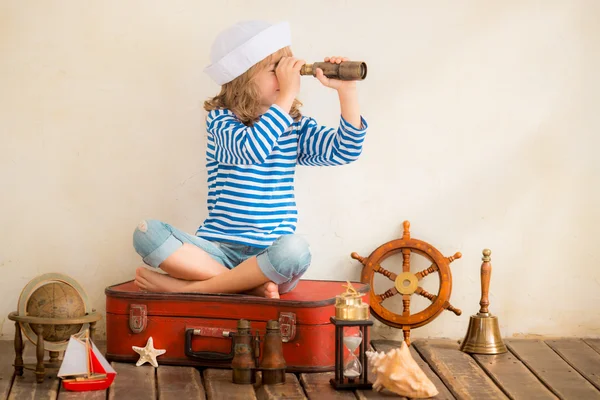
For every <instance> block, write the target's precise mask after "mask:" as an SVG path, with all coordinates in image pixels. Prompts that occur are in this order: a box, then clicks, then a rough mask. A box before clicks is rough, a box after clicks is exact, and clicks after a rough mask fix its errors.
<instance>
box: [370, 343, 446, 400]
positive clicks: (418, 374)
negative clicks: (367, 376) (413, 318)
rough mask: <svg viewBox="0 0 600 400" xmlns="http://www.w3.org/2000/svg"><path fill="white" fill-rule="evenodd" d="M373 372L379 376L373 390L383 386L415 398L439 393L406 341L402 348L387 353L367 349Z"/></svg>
mask: <svg viewBox="0 0 600 400" xmlns="http://www.w3.org/2000/svg"><path fill="white" fill-rule="evenodd" d="M366 354H367V357H368V358H369V364H370V365H371V371H372V373H373V374H374V375H375V376H376V377H377V379H376V380H375V383H373V390H376V391H378V392H379V391H381V390H382V389H383V388H386V389H387V390H389V391H391V392H394V393H396V394H399V395H400V396H405V397H410V398H413V399H422V398H427V397H433V396H435V395H437V394H438V390H437V389H436V388H435V385H434V384H433V382H431V381H430V380H429V378H427V376H426V375H425V373H424V372H423V370H422V369H421V368H419V366H418V365H417V362H416V361H415V360H414V359H413V358H412V356H411V355H410V350H409V349H408V346H407V345H406V342H402V345H401V346H400V348H395V349H392V350H390V351H388V352H387V353H384V352H383V351H381V352H376V351H367V352H366Z"/></svg>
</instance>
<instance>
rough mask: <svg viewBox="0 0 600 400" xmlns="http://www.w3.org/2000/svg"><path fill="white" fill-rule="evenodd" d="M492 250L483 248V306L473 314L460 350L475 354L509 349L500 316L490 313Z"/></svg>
mask: <svg viewBox="0 0 600 400" xmlns="http://www.w3.org/2000/svg"><path fill="white" fill-rule="evenodd" d="M491 254H492V251H491V250H489V249H485V250H483V258H482V260H483V263H482V264H481V300H480V301H479V305H480V306H481V308H480V309H479V312H478V313H477V315H471V318H470V320H469V328H468V329H467V334H466V335H465V338H464V340H463V341H462V343H461V345H460V350H461V351H464V352H465V353H475V354H500V353H506V352H507V349H506V346H505V345H504V342H503V341H502V335H501V334H500V326H499V325H498V317H496V316H494V315H492V314H490V312H489V310H488V307H489V305H490V301H489V297H488V295H489V291H490V277H491V275H492V264H491V263H490V260H491V259H490V255H491Z"/></svg>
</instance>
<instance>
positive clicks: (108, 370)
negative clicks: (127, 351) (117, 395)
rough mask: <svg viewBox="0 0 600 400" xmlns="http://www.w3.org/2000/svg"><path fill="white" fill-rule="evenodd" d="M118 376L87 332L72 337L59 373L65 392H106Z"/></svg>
mask: <svg viewBox="0 0 600 400" xmlns="http://www.w3.org/2000/svg"><path fill="white" fill-rule="evenodd" d="M82 336H83V337H82ZM116 374H117V373H116V372H115V370H114V369H113V368H112V367H111V366H110V364H109V363H108V361H106V358H104V356H103V355H102V353H100V350H98V348H97V347H96V345H95V344H94V342H93V341H92V340H91V339H90V337H89V332H88V331H87V330H86V331H85V333H83V332H82V333H80V334H77V335H71V338H70V339H69V343H68V344H67V349H66V350H65V355H64V358H63V362H62V364H61V366H60V370H59V371H58V377H59V378H61V379H62V385H63V388H64V389H65V390H73V391H87V390H104V389H107V388H108V387H109V386H110V385H111V384H112V382H113V380H114V379H115V375H116Z"/></svg>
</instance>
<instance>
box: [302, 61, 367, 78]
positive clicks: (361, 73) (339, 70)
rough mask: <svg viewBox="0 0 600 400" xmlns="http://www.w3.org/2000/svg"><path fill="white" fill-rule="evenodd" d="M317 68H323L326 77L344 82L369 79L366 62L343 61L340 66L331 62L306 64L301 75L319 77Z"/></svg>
mask: <svg viewBox="0 0 600 400" xmlns="http://www.w3.org/2000/svg"><path fill="white" fill-rule="evenodd" d="M317 68H321V69H322V70H323V74H324V75H325V76H326V77H328V78H331V79H339V80H342V81H362V80H363V79H365V78H366V77H367V64H366V63H365V62H364V61H342V62H341V63H339V64H334V63H330V62H316V63H313V64H304V65H303V66H302V68H301V69H300V75H312V76H317Z"/></svg>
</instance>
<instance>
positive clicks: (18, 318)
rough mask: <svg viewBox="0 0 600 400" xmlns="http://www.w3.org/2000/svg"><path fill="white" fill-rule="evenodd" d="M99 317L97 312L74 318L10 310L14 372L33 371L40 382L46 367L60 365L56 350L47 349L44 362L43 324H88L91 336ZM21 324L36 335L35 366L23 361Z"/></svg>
mask: <svg viewBox="0 0 600 400" xmlns="http://www.w3.org/2000/svg"><path fill="white" fill-rule="evenodd" d="M101 318H102V315H100V314H99V313H97V312H92V313H90V314H86V315H84V316H82V317H76V318H42V317H32V316H26V315H19V314H18V313H17V312H11V313H10V314H8V319H9V320H11V321H15V364H14V367H15V374H17V375H19V376H23V370H24V369H28V370H31V371H35V374H36V380H37V382H38V383H42V382H43V381H44V375H45V374H46V368H58V367H59V366H60V363H59V362H58V351H52V350H49V353H50V360H49V362H48V363H44V351H45V349H44V335H43V331H44V325H82V324H89V326H90V337H92V336H93V335H94V332H95V330H96V322H98V321H99V320H100V319H101ZM21 324H29V325H30V326H31V328H32V329H33V331H34V332H35V333H36V335H37V343H35V346H36V358H37V364H36V365H35V368H34V367H33V366H32V365H30V364H25V363H23V349H24V346H23V336H22V335H21Z"/></svg>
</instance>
